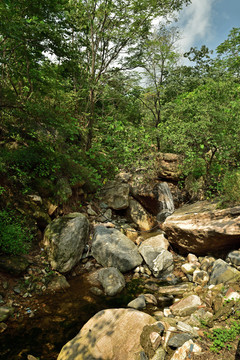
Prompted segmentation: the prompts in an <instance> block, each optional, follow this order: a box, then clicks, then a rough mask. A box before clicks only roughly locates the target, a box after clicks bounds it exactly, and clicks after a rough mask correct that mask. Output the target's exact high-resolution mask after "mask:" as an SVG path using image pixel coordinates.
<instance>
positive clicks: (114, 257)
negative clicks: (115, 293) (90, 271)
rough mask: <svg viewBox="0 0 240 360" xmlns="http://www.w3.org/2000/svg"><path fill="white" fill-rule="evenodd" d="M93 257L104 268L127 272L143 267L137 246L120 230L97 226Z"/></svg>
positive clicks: (93, 243) (93, 241)
mask: <svg viewBox="0 0 240 360" xmlns="http://www.w3.org/2000/svg"><path fill="white" fill-rule="evenodd" d="M92 256H93V257H94V258H95V259H96V260H97V262H98V263H99V264H101V265H102V266H104V267H115V268H117V269H118V270H119V271H120V272H123V273H124V272H127V271H129V270H132V269H134V268H135V267H136V266H138V265H141V263H142V257H141V255H140V254H139V252H138V248H137V246H136V245H135V244H134V243H133V242H132V241H131V240H130V239H128V238H127V237H126V236H125V235H123V234H122V233H121V232H120V231H119V230H117V229H113V228H105V227H104V226H101V225H99V226H96V228H95V233H94V236H93V240H92Z"/></svg>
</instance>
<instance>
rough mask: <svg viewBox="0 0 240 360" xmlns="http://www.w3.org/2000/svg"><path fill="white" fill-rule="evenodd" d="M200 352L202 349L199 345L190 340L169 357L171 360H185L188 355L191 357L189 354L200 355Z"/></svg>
mask: <svg viewBox="0 0 240 360" xmlns="http://www.w3.org/2000/svg"><path fill="white" fill-rule="evenodd" d="M201 352H202V349H201V347H200V346H199V345H197V344H194V342H193V341H192V340H188V341H187V342H185V343H184V344H183V345H182V346H181V347H180V348H178V349H177V350H176V351H175V353H174V355H173V356H172V357H171V360H185V359H187V357H189V355H190V356H191V353H194V354H196V355H200V354H201ZM190 358H191V357H190Z"/></svg>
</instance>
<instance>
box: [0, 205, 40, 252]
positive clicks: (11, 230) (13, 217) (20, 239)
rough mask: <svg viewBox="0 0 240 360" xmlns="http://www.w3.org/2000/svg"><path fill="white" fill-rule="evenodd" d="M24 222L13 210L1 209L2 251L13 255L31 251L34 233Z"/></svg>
mask: <svg viewBox="0 0 240 360" xmlns="http://www.w3.org/2000/svg"><path fill="white" fill-rule="evenodd" d="M24 222H25V221H24V218H23V217H22V216H20V215H17V214H16V213H15V212H14V211H13V210H2V211H0V251H2V252H4V253H6V254H12V255H19V254H26V253H27V252H28V251H29V249H30V245H31V241H32V238H33V235H32V234H31V231H30V230H29V229H28V228H27V227H26V224H25V223H24Z"/></svg>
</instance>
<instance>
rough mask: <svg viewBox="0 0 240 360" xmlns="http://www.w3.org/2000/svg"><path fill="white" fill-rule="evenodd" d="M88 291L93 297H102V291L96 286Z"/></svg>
mask: <svg viewBox="0 0 240 360" xmlns="http://www.w3.org/2000/svg"><path fill="white" fill-rule="evenodd" d="M89 291H90V292H91V293H92V294H93V295H97V296H101V295H103V291H102V290H101V289H99V288H97V287H96V286H92V287H90V289H89Z"/></svg>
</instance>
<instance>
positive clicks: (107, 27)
mask: <svg viewBox="0 0 240 360" xmlns="http://www.w3.org/2000/svg"><path fill="white" fill-rule="evenodd" d="M189 2H190V1H189V0H181V1H179V0H176V1H168V0H163V1H159V0H151V1H149V0H148V1H146V0H144V1H142V0H141V1H140V0H131V1H130V0H129V1H122V0H115V1H112V0H81V1H78V2H75V1H71V2H70V5H71V14H73V15H74V18H73V24H74V26H73V27H74V31H73V39H75V41H76V42H77V44H78V46H79V53H81V60H80V61H81V64H79V65H80V66H84V69H85V71H86V73H87V78H88V87H89V89H88V101H87V104H86V109H85V111H84V112H85V114H86V128H87V140H86V148H87V149H90V147H91V144H92V137H93V129H94V122H95V106H96V102H97V101H98V98H99V97H100V96H101V93H102V80H103V77H104V76H105V75H106V74H107V73H109V72H112V71H119V70H121V69H122V66H121V63H122V64H123V63H124V58H125V52H126V51H127V49H128V48H129V47H130V46H132V45H134V46H135V47H137V46H138V45H139V44H140V42H141V40H142V39H143V38H145V37H146V35H147V34H148V32H149V31H150V28H151V23H152V20H153V19H154V18H155V17H157V16H160V15H166V14H169V12H172V11H173V10H177V9H180V8H181V6H182V5H183V4H188V3H189ZM79 39H81V41H79ZM120 60H121V61H120ZM126 66H128V65H127V64H126V63H125V65H124V67H126Z"/></svg>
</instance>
